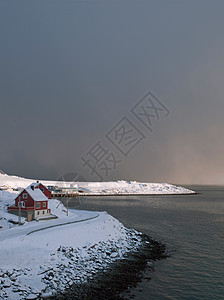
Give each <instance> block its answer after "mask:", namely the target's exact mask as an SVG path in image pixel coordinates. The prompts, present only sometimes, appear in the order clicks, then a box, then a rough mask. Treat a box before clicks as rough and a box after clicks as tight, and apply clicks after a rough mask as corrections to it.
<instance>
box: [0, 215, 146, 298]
mask: <svg viewBox="0 0 224 300" xmlns="http://www.w3.org/2000/svg"><path fill="white" fill-rule="evenodd" d="M98 214H99V216H98V217H97V218H95V219H92V220H89V221H86V222H79V223H74V224H70V225H66V226H62V227H57V228H56V227H55V228H50V229H47V230H43V231H38V232H34V233H32V234H29V235H18V236H17V237H13V238H11V239H7V240H3V241H0V249H1V256H0V282H1V285H0V286H1V287H0V289H1V290H0V295H1V296H0V299H7V298H8V299H10V300H11V299H31V298H32V299H36V298H37V297H39V296H41V297H44V296H46V295H48V296H49V295H55V294H57V293H59V292H61V291H63V290H64V289H66V288H68V287H69V286H70V285H72V284H73V283H83V282H86V281H87V279H88V278H92V277H93V276H94V275H95V274H96V273H97V272H98V271H99V270H101V269H106V268H107V266H109V264H111V263H112V262H114V261H115V260H117V259H121V258H123V256H124V255H125V253H127V252H128V251H134V250H137V249H138V247H139V244H140V240H141V239H140V235H139V233H137V232H136V231H134V230H130V229H127V228H125V227H124V226H123V225H122V224H121V223H120V222H118V221H117V220H116V219H115V218H113V217H112V216H110V215H108V214H107V213H105V212H104V213H98ZM8 231H10V230H8Z"/></svg>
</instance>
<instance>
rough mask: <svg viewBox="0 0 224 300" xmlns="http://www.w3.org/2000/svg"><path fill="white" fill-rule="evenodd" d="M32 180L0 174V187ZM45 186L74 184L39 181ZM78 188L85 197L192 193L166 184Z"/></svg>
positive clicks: (117, 183)
mask: <svg viewBox="0 0 224 300" xmlns="http://www.w3.org/2000/svg"><path fill="white" fill-rule="evenodd" d="M33 181H34V180H33V179H25V178H21V177H17V176H9V175H3V174H0V187H1V186H4V185H5V186H8V187H11V188H18V187H21V188H25V187H26V186H28V185H29V184H31V183H32V182H33ZM39 181H40V182H41V183H43V184H44V185H47V186H55V185H60V186H62V187H71V186H74V184H77V183H76V182H75V183H74V182H63V181H61V182H59V181H46V180H39ZM78 188H79V189H80V190H82V191H84V194H85V195H128V194H136V195H139V194H141V195H144V194H145V195H150V194H151V195H153V194H190V193H194V191H191V190H189V189H186V188H184V187H181V186H176V185H172V184H168V183H141V182H137V181H124V180H118V181H107V182H79V183H78Z"/></svg>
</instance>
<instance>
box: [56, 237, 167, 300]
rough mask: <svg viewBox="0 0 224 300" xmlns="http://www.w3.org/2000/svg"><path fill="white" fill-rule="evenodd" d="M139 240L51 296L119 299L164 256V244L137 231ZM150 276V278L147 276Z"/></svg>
mask: <svg viewBox="0 0 224 300" xmlns="http://www.w3.org/2000/svg"><path fill="white" fill-rule="evenodd" d="M141 237H142V243H141V245H140V247H139V249H138V251H135V252H129V253H128V254H126V256H125V257H124V258H123V259H119V260H117V261H116V262H114V263H113V264H111V265H110V266H109V267H108V268H107V269H106V270H102V271H100V272H98V273H97V275H95V276H94V278H92V279H89V280H88V281H87V282H85V283H80V284H77V283H76V284H73V285H72V286H71V287H70V288H69V289H68V290H66V291H64V292H63V294H60V295H58V296H57V297H54V298H51V299H58V300H59V299H63V300H64V299H77V300H105V299H107V300H115V299H116V300H122V299H127V298H129V297H128V293H129V291H128V289H129V288H133V287H136V286H137V284H138V282H140V281H141V278H142V274H143V271H144V269H145V268H146V267H147V266H148V267H150V268H152V269H153V261H156V260H160V259H163V258H166V257H168V254H167V253H166V247H165V245H163V244H161V243H160V242H157V241H155V240H153V239H151V238H150V237H148V236H147V235H141ZM148 279H150V278H148Z"/></svg>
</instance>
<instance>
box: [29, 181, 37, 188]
mask: <svg viewBox="0 0 224 300" xmlns="http://www.w3.org/2000/svg"><path fill="white" fill-rule="evenodd" d="M39 184H40V182H33V183H31V184H30V185H29V186H28V187H27V188H31V186H34V188H36V187H37V186H38V185H39Z"/></svg>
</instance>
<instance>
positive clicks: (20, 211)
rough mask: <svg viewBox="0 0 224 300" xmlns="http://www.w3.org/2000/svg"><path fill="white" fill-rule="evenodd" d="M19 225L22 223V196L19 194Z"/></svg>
mask: <svg viewBox="0 0 224 300" xmlns="http://www.w3.org/2000/svg"><path fill="white" fill-rule="evenodd" d="M18 223H19V225H21V201H20V196H19V220H18Z"/></svg>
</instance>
